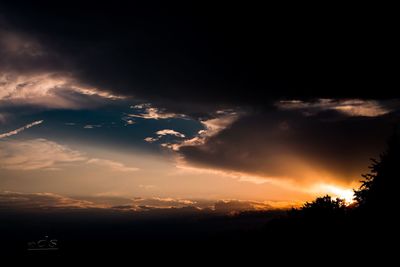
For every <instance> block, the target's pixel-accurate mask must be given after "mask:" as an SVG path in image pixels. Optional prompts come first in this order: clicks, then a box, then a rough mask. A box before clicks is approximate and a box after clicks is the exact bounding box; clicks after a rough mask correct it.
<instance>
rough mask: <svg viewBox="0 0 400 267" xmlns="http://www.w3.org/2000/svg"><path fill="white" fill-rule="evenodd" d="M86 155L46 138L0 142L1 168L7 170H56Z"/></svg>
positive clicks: (80, 160)
mask: <svg viewBox="0 0 400 267" xmlns="http://www.w3.org/2000/svg"><path fill="white" fill-rule="evenodd" d="M84 160H86V157H85V156H84V155H83V154H82V153H80V152H78V151H76V150H72V149H69V148H68V147H66V146H63V145H60V144H57V143H55V142H52V141H49V140H46V139H33V140H27V141H8V142H0V168H2V169H7V170H23V171H26V170H40V169H43V170H54V169H59V168H60V167H61V166H62V165H63V164H70V163H76V162H82V161H84Z"/></svg>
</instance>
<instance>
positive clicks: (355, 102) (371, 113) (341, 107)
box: [276, 99, 391, 117]
mask: <svg viewBox="0 0 400 267" xmlns="http://www.w3.org/2000/svg"><path fill="white" fill-rule="evenodd" d="M276 106H277V107H278V108H280V109H284V110H303V113H304V114H305V115H314V114H317V113H318V112H321V111H324V110H335V111H338V112H340V113H342V114H345V115H347V116H361V117H377V116H381V115H384V114H387V113H389V112H391V108H390V107H388V106H386V105H385V104H384V103H382V102H380V101H376V100H362V99H344V100H335V99H318V100H316V101H312V102H306V101H302V100H283V101H279V102H277V103H276Z"/></svg>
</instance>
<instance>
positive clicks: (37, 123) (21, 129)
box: [0, 120, 43, 139]
mask: <svg viewBox="0 0 400 267" xmlns="http://www.w3.org/2000/svg"><path fill="white" fill-rule="evenodd" d="M42 122H43V120H40V121H34V122H32V123H30V124H27V125H25V126H23V127H21V128H18V129H16V130H13V131H11V132H8V133H3V134H0V139H2V138H6V137H10V136H13V135H16V134H18V133H20V132H22V131H25V130H26V129H29V128H31V127H33V126H35V125H39V124H41V123H42Z"/></svg>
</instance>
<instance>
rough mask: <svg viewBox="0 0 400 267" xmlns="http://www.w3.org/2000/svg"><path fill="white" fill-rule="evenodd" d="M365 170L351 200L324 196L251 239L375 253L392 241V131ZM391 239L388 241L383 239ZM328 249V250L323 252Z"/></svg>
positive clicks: (395, 157)
mask: <svg viewBox="0 0 400 267" xmlns="http://www.w3.org/2000/svg"><path fill="white" fill-rule="evenodd" d="M371 161H372V164H371V165H370V166H369V168H370V172H369V173H367V174H363V175H362V178H363V179H362V180H361V181H360V182H361V186H360V187H359V188H357V189H355V190H354V199H353V200H354V202H353V203H351V204H350V205H348V203H345V201H344V200H343V199H336V198H332V197H331V196H329V195H326V196H322V197H318V198H316V199H315V200H314V201H312V202H307V203H305V204H304V205H303V206H302V207H301V208H297V209H291V210H290V211H288V212H287V213H286V214H285V215H284V216H281V217H280V218H277V219H275V220H272V221H271V222H269V223H268V224H267V225H266V226H265V227H264V228H263V229H262V230H261V231H259V232H257V233H254V235H253V236H252V237H249V239H250V240H251V241H254V240H256V241H261V240H270V242H271V243H273V244H281V245H282V247H287V245H288V244H291V245H293V246H298V247H299V248H302V247H307V246H310V245H311V247H312V248H313V249H318V250H322V251H323V248H324V247H326V248H327V247H329V248H330V249H332V248H334V247H337V248H340V247H346V246H349V247H351V249H358V250H359V251H363V253H369V252H371V253H376V252H377V249H378V248H380V249H382V248H383V247H385V246H386V248H390V246H391V245H390V244H391V242H394V244H396V243H397V238H396V237H395V236H396V233H397V232H398V219H397V218H398V210H399V205H398V197H399V190H400V187H399V179H400V136H399V134H398V131H397V130H395V131H394V133H393V134H392V136H391V137H390V138H389V139H388V141H387V148H386V150H385V151H384V152H383V153H382V154H381V155H380V156H379V158H378V159H371ZM390 239H392V240H391V241H389V240H390ZM325 252H327V254H329V253H330V252H332V251H325Z"/></svg>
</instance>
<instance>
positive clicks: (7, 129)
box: [0, 1, 400, 210]
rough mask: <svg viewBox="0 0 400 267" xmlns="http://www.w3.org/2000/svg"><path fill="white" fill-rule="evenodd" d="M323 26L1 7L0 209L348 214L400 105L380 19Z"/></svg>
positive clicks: (316, 19) (255, 15)
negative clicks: (304, 207)
mask: <svg viewBox="0 0 400 267" xmlns="http://www.w3.org/2000/svg"><path fill="white" fill-rule="evenodd" d="M337 14H338V13H335V12H332V13H328V12H325V11H324V12H322V13H321V14H314V13H312V14H306V13H300V12H299V11H298V10H297V9H296V7H294V6H293V7H284V8H282V7H275V6H263V7H258V6H256V5H254V6H251V5H248V6H241V5H235V4H233V3H230V4H229V5H225V4H222V2H221V4H215V3H214V4H213V5H211V6H210V5H206V4H205V3H202V2H198V3H197V2H193V3H184V2H183V3H176V5H175V3H174V4H172V3H168V5H166V4H163V3H157V4H145V3H130V4H127V3H108V4H103V3H98V2H91V1H87V2H85V3H80V2H75V1H65V2H64V1H57V3H56V2H47V1H39V2H35V3H24V8H21V7H20V6H19V5H17V4H1V5H0V208H1V207H4V206H12V207H13V206H15V207H19V206H20V205H22V206H24V205H25V206H32V205H33V206H35V207H42V206H46V205H47V206H56V207H64V206H68V207H102V208H110V207H115V206H121V205H123V206H124V205H125V206H124V207H128V208H130V209H135V210H140V209H145V208H149V207H152V208H160V207H161V208H166V207H186V206H192V207H196V208H198V209H202V208H214V209H215V208H216V207H221V205H222V206H223V209H225V208H226V207H228V209H259V208H270V207H287V206H293V205H299V203H302V202H304V201H309V200H311V199H313V198H314V197H316V196H321V195H324V194H330V195H333V196H336V197H341V198H345V199H346V200H348V201H350V200H351V198H352V189H353V188H356V187H357V186H358V185H359V180H361V174H362V173H366V172H367V171H368V166H369V163H370V161H369V160H370V158H373V157H377V156H378V155H379V153H380V152H381V151H382V150H383V149H384V147H385V140H386V138H387V137H388V136H389V135H390V133H391V132H392V131H393V128H394V127H395V125H396V124H397V123H398V121H399V111H400V100H399V98H398V94H397V93H396V91H395V90H393V88H396V87H394V86H393V84H392V81H391V79H390V77H391V76H392V74H393V73H394V69H392V68H390V67H389V66H390V64H387V62H386V60H389V61H390V60H392V59H391V58H392V57H391V55H390V54H388V53H389V52H388V51H389V49H387V48H388V46H390V44H391V43H392V42H391V39H392V38H393V37H392V34H390V31H391V25H394V24H393V22H392V21H391V17H390V16H387V17H385V19H384V20H380V21H379V22H377V21H373V20H372V22H371V20H368V21H367V20H366V18H367V17H368V14H364V13H363V12H362V10H360V8H359V7H358V8H357V9H354V10H353V9H351V8H350V7H349V10H348V11H345V12H342V13H340V14H341V16H338V15H337ZM354 14H356V16H355V15H354ZM364 16H365V17H364ZM218 203H219V204H218ZM221 203H222V204H221ZM223 203H225V204H223ZM224 205H225V206H224Z"/></svg>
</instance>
